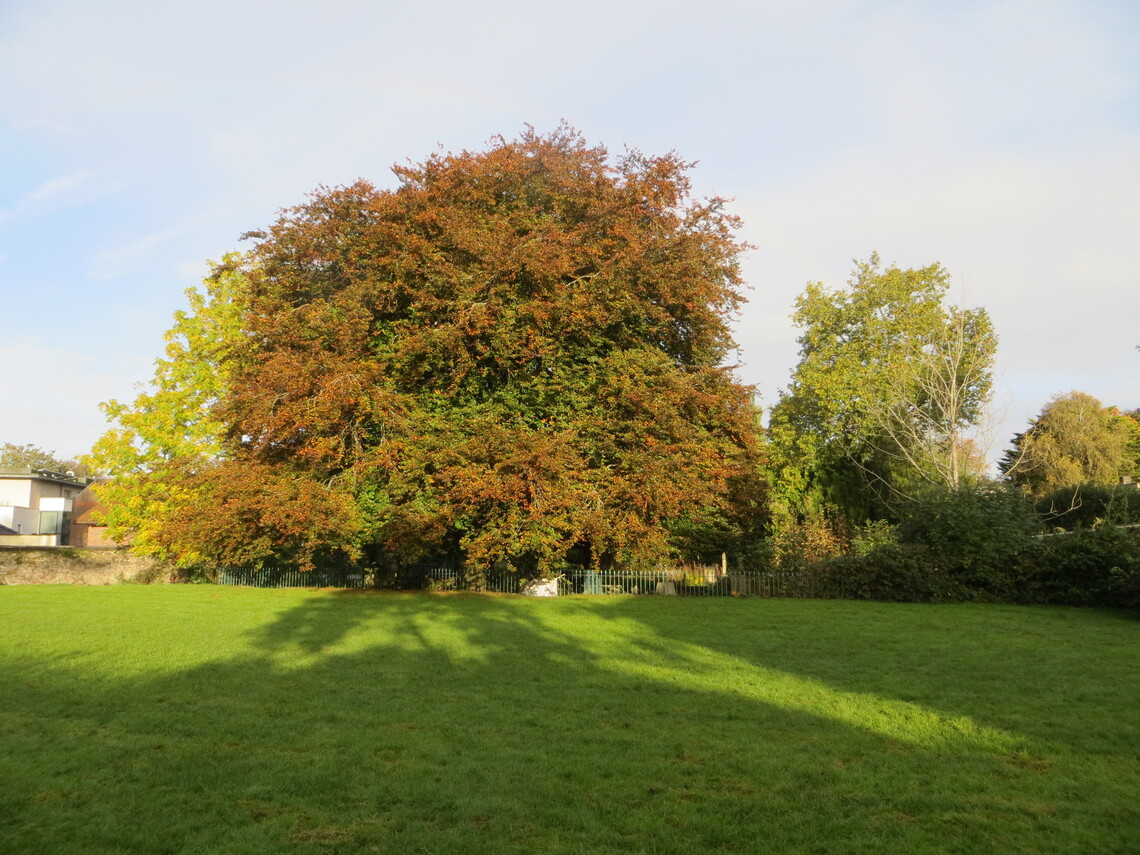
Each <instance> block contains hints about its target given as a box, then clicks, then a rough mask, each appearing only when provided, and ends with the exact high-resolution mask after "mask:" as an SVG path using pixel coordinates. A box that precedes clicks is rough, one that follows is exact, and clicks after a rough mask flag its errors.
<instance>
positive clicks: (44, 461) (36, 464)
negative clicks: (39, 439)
mask: <svg viewBox="0 0 1140 855" xmlns="http://www.w3.org/2000/svg"><path fill="white" fill-rule="evenodd" d="M0 469H49V470H51V471H52V472H59V473H67V472H72V473H74V474H75V476H76V477H77V478H82V477H84V476H86V475H87V474H88V470H87V467H86V466H85V465H84V464H83V463H81V462H80V461H78V460H65V459H64V458H61V457H58V456H56V453H55V452H54V451H47V450H45V449H43V448H40V447H39V446H38V445H32V444H27V445H17V444H16V443H13V442H5V443H4V444H3V445H0Z"/></svg>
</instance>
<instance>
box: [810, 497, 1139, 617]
mask: <svg viewBox="0 0 1140 855" xmlns="http://www.w3.org/2000/svg"><path fill="white" fill-rule="evenodd" d="M1131 492H1135V491H1131ZM1070 498H1071V497H1070ZM1126 498H1127V500H1128V501H1129V502H1132V501H1133V500H1132V499H1131V497H1130V496H1129V497H1126ZM1102 500H1103V501H1102ZM1088 504H1089V505H1093V504H1096V505H1099V507H1100V510H1102V511H1104V510H1105V509H1107V510H1110V511H1111V510H1112V506H1113V505H1115V506H1116V509H1117V510H1119V508H1120V507H1121V504H1122V502H1121V501H1120V500H1118V499H1116V498H1115V497H1114V496H1112V495H1111V494H1107V493H1106V495H1105V496H1101V497H1099V498H1098V497H1096V496H1094V497H1092V500H1091V501H1089V502H1088ZM1070 507H1072V508H1073V509H1074V510H1075V509H1076V507H1077V505H1076V503H1075V502H1074V503H1071V504H1070ZM1137 507H1140V505H1138V506H1137ZM1130 509H1131V507H1130ZM1089 513H1092V511H1089ZM1073 519H1074V518H1072V517H1070V520H1069V521H1070V522H1072V521H1073ZM1090 519H1091V521H1093V522H1096V523H1098V525H1097V526H1096V527H1077V528H1075V529H1074V530H1073V531H1070V532H1062V533H1045V532H1044V530H1043V529H1044V526H1043V525H1042V520H1041V519H1040V518H1039V517H1038V516H1037V515H1036V514H1035V513H1033V511H1032V509H1031V508H1030V507H1029V506H1028V505H1027V504H1026V503H1025V501H1024V500H1023V499H1022V498H1021V497H1020V496H1018V495H1017V494H1016V493H1013V492H1011V491H1009V490H1006V489H1002V488H1000V487H994V488H989V489H981V490H979V489H971V490H959V491H953V492H949V491H947V492H942V493H940V494H936V495H933V496H931V497H928V498H927V499H925V500H924V501H922V502H920V503H917V504H916V506H915V507H913V508H912V509H910V512H909V513H908V514H907V515H906V516H905V517H904V519H903V520H902V521H901V522H900V523H899V525H898V526H897V527H887V528H888V529H889V531H884V527H883V526H882V525H881V524H878V525H876V526H875V527H874V531H872V532H871V536H869V537H868V538H866V539H864V540H863V541H861V540H860V538H859V537H858V536H857V537H856V539H855V542H854V544H853V549H852V550H851V553H850V554H846V555H839V556H832V557H828V558H824V559H822V560H820V561H818V562H816V563H815V567H814V568H813V572H814V573H816V574H819V575H820V576H821V577H823V578H825V579H827V580H829V581H830V582H832V583H833V584H841V585H842V587H843V588H844V590H846V591H848V592H849V595H850V596H853V597H857V598H865V599H875V600H894V601H908V602H937V601H965V600H983V601H990V602H1009V603H1049V604H1057V605H1076V606H1115V607H1122V608H1129V609H1136V608H1140V526H1136V525H1134V524H1133V525H1120V524H1112V523H1108V522H1105V521H1104V517H1090ZM1125 519H1127V517H1125ZM861 543H863V544H864V546H863V548H860V544H861Z"/></svg>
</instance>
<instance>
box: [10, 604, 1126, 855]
mask: <svg viewBox="0 0 1140 855" xmlns="http://www.w3.org/2000/svg"><path fill="white" fill-rule="evenodd" d="M1138 649H1140V620H1137V619H1136V618H1135V617H1134V616H1131V615H1127V614H1123V613H1115V612H1104V611H1089V610H1078V609H1065V608H1024V607H1007V606H979V605H934V606H929V605H897V604H878V603H855V602H838V601H793V600H700V599H692V600H684V599H676V598H665V597H661V598H654V597H649V598H640V599H635V598H628V597H610V598H562V599H559V600H540V599H529V598H513V597H496V596H478V595H436V596H432V595H422V594H418V595H399V594H376V593H338V592H316V591H300V590H273V591H266V590H249V589H237V588H217V587H208V586H200V587H198V586H175V587H166V586H155V587H142V586H121V587H106V588H82V587H76V588H70V587H7V588H0V668H2V669H3V670H2V674H0V852H3V853H38V852H43V853H53V855H63V853H71V852H76V853H80V852H81V853H147V855H152V853H218V855H240V853H278V852H287V853H333V852H338V853H355V852H382V853H467V852H470V853H495V852H519V853H524V852H525V853H608V852H615V853H616V852H623V853H624V852H653V853H686V855H688V853H694V852H720V851H725V852H764V853H769V852H771V853H793V852H804V853H809V852H810V853H906V855H917V853H928V852H931V853H932V852H977V853H1065V855H1072V853H1080V855H1092V853H1109V852H1119V853H1125V852H1128V853H1132V852H1136V851H1137V849H1138V847H1140V667H1138V662H1137V656H1136V653H1137V650H1138Z"/></svg>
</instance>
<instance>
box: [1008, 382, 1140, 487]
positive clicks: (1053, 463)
mask: <svg viewBox="0 0 1140 855" xmlns="http://www.w3.org/2000/svg"><path fill="white" fill-rule="evenodd" d="M1138 433H1140V431H1138V429H1137V422H1136V420H1135V419H1134V418H1133V416H1132V415H1131V414H1128V413H1122V412H1120V411H1119V410H1117V409H1116V408H1115V407H1106V406H1104V405H1103V404H1102V403H1101V402H1100V401H1099V400H1097V399H1096V398H1094V397H1093V396H1092V395H1089V394H1086V393H1084V392H1076V391H1074V392H1069V393H1067V394H1064V395H1056V396H1054V397H1053V399H1052V400H1050V401H1049V403H1047V404H1046V405H1045V406H1044V407H1043V408H1042V410H1041V412H1040V414H1038V416H1037V417H1036V418H1035V419H1033V420H1032V421H1031V422H1030V423H1029V427H1028V428H1027V429H1026V430H1025V432H1024V433H1019V434H1017V435H1015V436H1014V438H1013V442H1012V444H1011V446H1010V448H1009V449H1007V450H1006V452H1005V454H1004V456H1003V458H1002V460H1001V462H1000V463H999V468H1000V469H1001V471H1002V473H1003V474H1004V475H1005V477H1006V478H1007V479H1008V480H1009V481H1011V482H1013V483H1015V484H1019V485H1021V486H1022V487H1024V488H1025V489H1026V491H1028V492H1029V493H1030V494H1031V495H1033V496H1035V497H1041V496H1045V495H1048V494H1049V493H1052V492H1054V491H1056V490H1059V489H1061V488H1064V487H1076V486H1080V485H1083V484H1102V485H1104V484H1113V483H1115V482H1116V481H1117V479H1118V478H1119V477H1120V476H1121V475H1129V476H1132V475H1135V474H1137V469H1138V468H1140V462H1138V461H1137V458H1136V449H1137V435H1138Z"/></svg>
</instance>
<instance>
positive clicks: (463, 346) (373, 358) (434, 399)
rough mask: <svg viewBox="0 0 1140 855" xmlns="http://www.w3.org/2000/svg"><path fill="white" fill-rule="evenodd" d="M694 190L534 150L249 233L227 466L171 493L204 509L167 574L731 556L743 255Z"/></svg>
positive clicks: (674, 180)
mask: <svg viewBox="0 0 1140 855" xmlns="http://www.w3.org/2000/svg"><path fill="white" fill-rule="evenodd" d="M689 166H690V164H687V163H685V162H683V161H681V160H680V159H678V158H677V157H676V156H674V155H666V156H664V157H646V156H642V155H640V154H638V153H632V154H627V155H626V156H624V157H621V158H618V159H616V161H614V160H611V159H610V158H609V156H608V155H607V153H606V151H605V150H604V149H603V148H600V147H590V146H588V145H587V144H586V143H585V142H584V141H583V140H582V138H581V137H580V136H579V135H578V134H577V133H576V132H573V131H571V130H570V129H568V128H560V129H559V130H558V131H556V132H555V133H553V134H551V135H549V136H542V135H538V134H536V133H534V132H527V133H525V134H523V135H522V136H521V137H520V138H519V139H517V140H514V141H507V140H503V139H497V140H495V141H494V142H493V144H492V145H491V146H490V148H489V149H488V150H487V151H484V152H474V153H472V152H466V151H465V152H462V153H459V154H452V153H448V154H442V153H441V154H436V155H433V156H431V157H429V158H428V159H427V160H425V161H424V162H423V163H421V164H418V165H409V166H400V167H397V168H396V169H395V172H396V175H397V177H398V179H399V186H398V187H397V188H396V189H394V190H380V189H377V188H375V187H373V186H372V185H370V184H368V183H366V182H363V181H362V182H358V183H356V184H354V185H352V186H349V187H342V188H336V189H321V190H319V191H318V192H316V193H315V194H313V196H312V197H311V198H310V200H309V201H308V202H306V203H305V204H303V205H300V206H298V207H296V208H293V209H290V210H288V211H286V212H284V213H283V214H282V216H281V217H280V219H279V220H278V221H277V222H276V223H275V224H274V225H273V226H271V227H270V228H269V229H268V230H266V231H264V232H259V233H254V234H253V235H252V237H253V238H254V239H255V241H256V242H255V245H254V247H253V248H252V249H251V250H250V251H249V252H248V253H247V255H246V256H245V257H244V259H243V261H242V264H241V275H242V282H243V290H242V295H241V313H240V333H239V334H238V335H237V336H232V337H229V338H227V339H226V346H225V348H224V353H223V354H222V355H223V357H224V358H223V362H224V367H223V369H222V370H221V373H220V376H224V378H225V387H224V389H222V390H219V391H218V394H217V402H216V404H214V405H213V407H212V409H211V410H210V414H211V419H214V420H216V421H217V423H218V424H220V425H221V426H222V430H221V432H220V434H219V436H220V437H221V440H220V443H219V447H218V449H217V454H215V455H213V456H212V458H211V462H210V464H209V465H197V466H194V467H184V466H183V467H179V468H178V477H177V481H178V484H179V487H180V489H184V490H187V491H189V494H192V495H193V496H194V497H195V498H194V501H193V502H192V503H188V504H185V505H183V506H182V507H181V508H180V509H179V510H178V512H177V513H174V514H173V515H168V516H167V517H166V518H165V519H164V523H165V524H164V527H163V528H164V533H163V534H162V535H161V536H162V537H163V538H165V544H166V546H167V548H168V549H169V550H170V551H171V553H172V554H174V555H181V556H189V555H193V556H206V557H210V558H213V559H216V560H222V561H242V562H248V561H266V560H295V561H300V562H301V563H305V562H308V561H311V560H312V558H313V557H314V556H315V555H318V554H321V553H322V552H338V551H339V552H348V553H352V554H359V553H361V552H364V554H366V555H373V556H374V555H376V554H379V553H386V554H398V555H400V556H402V557H405V558H409V557H414V556H426V555H430V556H434V557H441V556H446V557H448V558H449V559H450V560H453V561H455V562H457V563H461V564H467V565H473V566H489V565H491V564H492V563H494V562H507V563H510V564H511V565H513V566H515V567H516V568H518V569H520V570H522V571H524V572H527V573H543V572H547V571H549V570H550V569H552V568H553V567H554V566H556V565H557V564H558V563H559V562H561V561H562V560H563V559H564V557H565V556H566V555H567V553H568V552H571V551H574V552H576V554H578V555H580V556H583V558H584V559H586V560H589V561H590V562H591V563H593V564H594V565H595V566H600V565H607V564H614V563H624V562H633V561H638V560H642V559H649V558H653V557H657V556H661V555H663V554H665V553H666V552H668V551H669V550H673V551H678V550H680V551H684V550H686V549H692V548H694V547H693V544H694V543H695V542H698V541H700V540H701V539H702V538H705V539H707V537H708V535H709V532H719V533H721V534H722V535H724V536H729V533H730V532H731V531H732V530H733V528H734V526H735V525H736V521H735V520H734V519H733V518H732V514H733V508H734V507H735V505H734V503H733V502H730V501H729V498H728V497H729V496H730V494H731V493H732V492H733V491H734V490H744V491H746V492H747V491H750V490H753V487H754V485H751V484H750V483H749V482H751V480H752V479H754V478H755V475H754V473H755V471H756V459H755V458H756V445H755V430H754V426H753V420H752V418H751V416H752V413H751V406H750V402H751V390H750V389H748V388H747V387H744V386H742V385H741V384H739V383H738V382H737V381H736V380H735V379H734V377H733V374H732V372H731V370H730V369H729V368H726V367H724V365H723V362H724V360H725V358H726V356H727V355H728V353H729V351H730V349H731V348H732V345H733V342H732V338H731V334H730V331H729V327H728V320H729V318H730V316H731V314H732V312H733V311H734V310H735V308H736V307H737V305H738V303H739V302H740V300H741V299H742V298H741V294H740V286H741V280H740V275H739V269H738V256H739V253H740V252H741V251H742V249H743V248H744V246H743V245H742V244H741V243H740V242H739V241H737V240H736V238H735V236H734V231H735V229H736V227H737V222H736V220H735V219H734V218H733V217H732V216H730V215H729V214H727V213H726V212H725V211H724V207H723V203H722V201H721V200H719V199H713V200H694V199H693V198H692V197H691V196H690V192H689V191H690V185H689V182H688V179H687V174H686V173H687V170H688V168H689ZM112 415H116V416H117V417H118V418H119V419H120V421H122V419H123V418H124V416H125V415H127V414H126V413H124V412H123V411H122V410H118V411H116V412H113V413H112ZM746 483H748V484H749V485H748V486H745V484H746Z"/></svg>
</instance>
